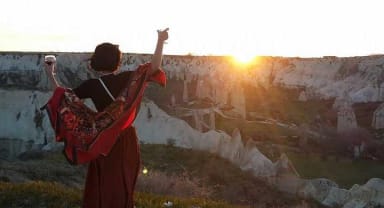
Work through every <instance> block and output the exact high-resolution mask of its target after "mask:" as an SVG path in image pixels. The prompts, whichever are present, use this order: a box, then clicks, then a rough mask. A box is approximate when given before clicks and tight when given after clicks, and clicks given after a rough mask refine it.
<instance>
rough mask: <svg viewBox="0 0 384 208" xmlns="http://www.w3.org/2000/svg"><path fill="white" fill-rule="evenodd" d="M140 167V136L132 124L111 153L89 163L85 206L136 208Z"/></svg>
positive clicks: (89, 207)
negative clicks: (135, 195) (136, 185)
mask: <svg viewBox="0 0 384 208" xmlns="http://www.w3.org/2000/svg"><path fill="white" fill-rule="evenodd" d="M139 170H140V149H139V143H138V138H137V135H136V131H135V128H134V127H130V128H127V129H126V130H124V132H122V133H121V134H120V135H119V138H118V139H117V141H116V144H114V146H113V148H112V150H111V152H110V153H109V154H108V156H106V157H104V156H100V157H99V158H97V159H95V160H93V161H91V162H90V163H89V166H88V174H87V179H86V183H85V189H84V196H83V208H112V207H113V208H123V207H124V208H133V207H134V202H133V193H134V189H135V184H136V179H137V176H138V174H139Z"/></svg>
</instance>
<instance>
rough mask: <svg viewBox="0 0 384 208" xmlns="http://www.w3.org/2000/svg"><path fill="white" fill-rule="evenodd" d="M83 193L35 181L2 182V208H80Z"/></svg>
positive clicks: (50, 183)
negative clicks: (20, 182)
mask: <svg viewBox="0 0 384 208" xmlns="http://www.w3.org/2000/svg"><path fill="white" fill-rule="evenodd" d="M80 202H81V192H80V190H78V189H74V188H68V187H65V186H63V185H61V184H58V183H53V182H43V181H34V182H30V183H22V184H12V183H4V182H0V207H8V208H16V207H57V208H67V207H68V208H69V207H80Z"/></svg>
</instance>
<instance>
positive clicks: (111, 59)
mask: <svg viewBox="0 0 384 208" xmlns="http://www.w3.org/2000/svg"><path fill="white" fill-rule="evenodd" d="M120 59H121V51H120V49H119V46H118V45H114V44H112V43H101V44H99V45H97V46H96V48H95V52H94V53H93V55H92V57H91V59H90V61H91V67H92V69H93V70H95V71H110V72H113V71H115V70H116V69H117V68H118V67H119V65H120Z"/></svg>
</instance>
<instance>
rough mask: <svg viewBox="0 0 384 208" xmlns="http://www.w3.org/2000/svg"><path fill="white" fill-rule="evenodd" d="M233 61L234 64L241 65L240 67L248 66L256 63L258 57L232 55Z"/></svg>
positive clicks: (244, 54)
mask: <svg viewBox="0 0 384 208" xmlns="http://www.w3.org/2000/svg"><path fill="white" fill-rule="evenodd" d="M231 57H232V60H233V62H234V64H236V65H240V66H247V65H250V64H252V63H253V62H254V61H256V58H257V56H256V55H251V54H246V53H243V54H236V55H232V56H231Z"/></svg>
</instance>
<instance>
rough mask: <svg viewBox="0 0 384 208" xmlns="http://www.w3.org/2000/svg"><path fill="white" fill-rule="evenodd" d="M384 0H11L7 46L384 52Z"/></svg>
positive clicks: (2, 42)
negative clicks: (161, 42)
mask: <svg viewBox="0 0 384 208" xmlns="http://www.w3.org/2000/svg"><path fill="white" fill-rule="evenodd" d="M381 5H382V3H381V2H380V1H379V0H371V1H368V2H367V1H362V0H351V1H345V0H337V1H331V0H324V1H319V0H313V1H308V2H305V1H301V0H290V1H284V0H259V1H252V0H239V1H234V0H223V1H220V2H213V1H203V0H197V1H196V0H195V1H189V2H188V1H183V2H174V1H171V0H164V1H161V2H159V1H154V0H146V1H122V0H110V1H108V3H105V2H104V1H99V0H96V1H91V0H84V1H75V0H68V1H66V2H52V1H48V0H36V1H29V0H12V1H11V0H6V1H5V2H4V3H3V10H4V11H3V12H2V13H1V14H0V51H9V52H12V51H13V52H38V51H46V52H74V53H76V52H92V51H93V50H94V48H95V46H96V45H97V44H99V43H101V42H112V43H115V44H119V45H120V48H121V50H122V51H123V52H124V53H138V54H151V53H153V50H154V46H155V42H156V36H157V34H156V30H157V29H162V28H166V27H169V28H170V31H169V33H170V38H169V41H168V44H167V45H165V48H164V54H165V55H196V56H206V55H207V56H227V55H234V56H239V57H241V56H280V57H304V58H305V57H323V56H337V57H353V56H369V55H377V54H383V53H384V38H383V37H384V30H383V29H382V27H381V24H382V23H381V20H382V19H383V16H384V14H383V13H382V11H381Z"/></svg>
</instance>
